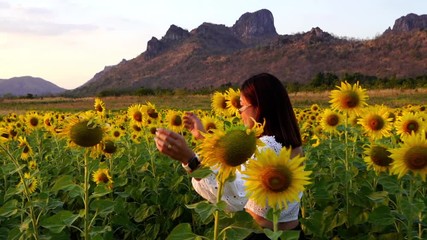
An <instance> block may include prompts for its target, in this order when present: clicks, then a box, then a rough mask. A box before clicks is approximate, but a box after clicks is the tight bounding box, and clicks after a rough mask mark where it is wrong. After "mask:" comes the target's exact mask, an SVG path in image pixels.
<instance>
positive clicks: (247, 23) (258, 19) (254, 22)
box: [232, 9, 278, 39]
mask: <svg viewBox="0 0 427 240" xmlns="http://www.w3.org/2000/svg"><path fill="white" fill-rule="evenodd" d="M232 30H233V32H234V33H235V34H236V35H237V36H238V37H240V38H242V39H251V38H262V37H272V36H277V35H278V34H277V32H276V28H275V27H274V18H273V14H272V13H271V12H270V11H269V10H267V9H261V10H259V11H256V12H254V13H245V14H243V15H242V16H241V17H240V18H239V20H237V21H236V23H235V24H234V25H233V27H232Z"/></svg>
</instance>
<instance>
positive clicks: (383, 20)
mask: <svg viewBox="0 0 427 240" xmlns="http://www.w3.org/2000/svg"><path fill="white" fill-rule="evenodd" d="M264 8H265V9H268V10H270V11H271V12H272V13H273V16H274V23H275V27H276V31H277V33H279V34H280V35H284V34H295V33H301V32H307V31H310V29H311V28H313V27H320V28H321V29H322V30H323V31H326V32H329V33H331V34H333V35H335V36H339V37H350V38H357V39H371V38H374V37H375V36H377V35H380V34H381V33H383V32H384V31H385V30H386V29H387V28H388V27H393V24H394V21H395V20H396V19H398V18H400V17H402V16H406V15H407V14H409V13H415V14H418V15H421V14H427V0H358V1H349V0H348V1H347V0H293V1H291V0H270V1H269V0H149V1H148V0H114V1H113V0H0V79H8V78H11V77H19V76H33V77H41V78H43V79H45V80H48V81H50V82H52V83H54V84H56V85H58V86H60V87H63V88H66V89H73V88H76V87H78V86H81V85H82V84H84V83H85V82H87V81H89V80H90V79H91V78H92V77H93V76H94V75H95V74H96V73H98V72H100V71H101V70H103V69H104V67H105V66H110V65H116V64H118V63H119V62H120V61H121V60H122V59H126V60H130V59H132V58H135V57H137V56H138V55H139V54H141V53H142V52H145V50H146V44H147V42H148V41H149V40H150V39H151V38H152V37H156V38H158V39H161V38H162V37H163V36H164V35H165V34H166V31H167V30H168V29H169V27H170V25H171V24H175V25H177V26H179V27H181V28H183V29H187V30H188V31H191V30H193V29H195V28H197V27H198V26H200V25H201V24H202V23H203V22H210V23H214V24H224V25H226V26H228V27H231V26H232V25H233V24H234V23H235V22H236V21H237V20H238V19H239V17H240V16H241V15H242V14H244V13H246V12H255V11H257V10H260V9H264Z"/></svg>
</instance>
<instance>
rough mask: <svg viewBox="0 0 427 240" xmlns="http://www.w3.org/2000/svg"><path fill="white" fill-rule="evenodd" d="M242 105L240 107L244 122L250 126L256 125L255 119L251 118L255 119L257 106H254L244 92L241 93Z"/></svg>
mask: <svg viewBox="0 0 427 240" xmlns="http://www.w3.org/2000/svg"><path fill="white" fill-rule="evenodd" d="M240 106H242V107H241V108H240V109H239V112H240V116H241V117H242V121H243V124H244V125H245V126H246V127H248V128H252V127H253V126H254V120H252V119H251V118H253V119H255V117H256V110H257V108H256V107H255V106H252V105H251V103H249V102H248V100H247V99H246V98H245V96H243V95H242V94H241V95H240Z"/></svg>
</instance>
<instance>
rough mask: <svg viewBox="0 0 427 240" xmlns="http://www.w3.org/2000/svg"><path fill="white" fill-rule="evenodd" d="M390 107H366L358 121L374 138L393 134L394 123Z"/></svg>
mask: <svg viewBox="0 0 427 240" xmlns="http://www.w3.org/2000/svg"><path fill="white" fill-rule="evenodd" d="M388 116H389V113H388V109H387V108H386V107H384V106H371V107H368V108H366V109H364V111H363V113H362V115H361V116H360V119H359V120H358V123H359V124H360V125H362V127H363V129H364V132H365V133H366V134H367V135H368V136H369V137H370V138H371V139H372V140H376V139H381V138H383V137H389V136H390V135H391V130H392V124H391V121H392V119H391V118H387V117H388Z"/></svg>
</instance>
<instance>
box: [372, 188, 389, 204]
mask: <svg viewBox="0 0 427 240" xmlns="http://www.w3.org/2000/svg"><path fill="white" fill-rule="evenodd" d="M368 198H369V199H371V200H372V201H374V202H375V203H384V202H387V201H388V192H386V191H380V192H373V193H371V194H369V195H368Z"/></svg>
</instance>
